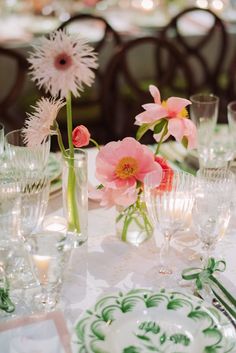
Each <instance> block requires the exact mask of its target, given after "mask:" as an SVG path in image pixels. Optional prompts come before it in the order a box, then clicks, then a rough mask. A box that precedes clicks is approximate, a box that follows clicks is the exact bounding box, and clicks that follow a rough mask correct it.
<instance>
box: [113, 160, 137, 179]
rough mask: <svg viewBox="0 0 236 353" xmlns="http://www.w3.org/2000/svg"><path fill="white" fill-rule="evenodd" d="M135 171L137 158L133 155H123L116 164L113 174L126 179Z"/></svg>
mask: <svg viewBox="0 0 236 353" xmlns="http://www.w3.org/2000/svg"><path fill="white" fill-rule="evenodd" d="M137 171H138V163H137V160H136V159H135V158H133V157H124V158H122V159H121V160H120V161H119V163H118V164H117V166H116V169H115V174H116V176H118V177H119V178H121V179H127V178H130V177H132V176H134V175H135V174H136V173H137Z"/></svg>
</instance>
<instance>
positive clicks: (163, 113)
mask: <svg viewBox="0 0 236 353" xmlns="http://www.w3.org/2000/svg"><path fill="white" fill-rule="evenodd" d="M149 91H150V93H151V95H152V97H153V98H154V103H149V104H144V105H143V108H144V110H145V111H144V112H142V113H140V114H138V115H137V116H136V117H135V124H136V125H142V124H144V123H148V124H151V126H150V128H151V129H154V126H155V125H156V123H157V122H158V120H160V119H162V118H165V119H167V120H168V126H167V129H168V132H167V134H166V135H165V138H164V140H166V139H167V138H168V137H169V136H170V135H172V136H174V137H175V138H176V140H177V141H179V142H181V141H182V139H183V137H186V138H187V139H188V147H189V148H195V147H196V144H197V131H196V126H195V125H194V123H193V122H192V121H191V120H189V119H188V112H187V110H186V106H187V105H188V104H191V102H190V101H189V100H188V99H184V98H178V97H170V98H168V99H167V100H166V101H161V96H160V92H159V90H158V88H157V87H155V86H153V85H151V86H150V87H149ZM161 134H162V133H160V134H155V135H154V138H155V140H156V141H159V140H160V137H161Z"/></svg>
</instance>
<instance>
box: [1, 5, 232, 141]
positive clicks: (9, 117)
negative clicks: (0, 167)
mask: <svg viewBox="0 0 236 353" xmlns="http://www.w3.org/2000/svg"><path fill="white" fill-rule="evenodd" d="M58 28H66V30H67V31H69V32H71V33H79V34H80V35H81V36H83V37H85V38H86V39H87V40H88V42H89V43H90V44H91V45H92V46H93V47H94V48H95V50H96V51H97V52H98V58H99V69H98V70H97V72H96V80H95V83H94V85H93V87H92V88H86V89H85V91H84V93H83V94H82V96H81V98H79V99H77V100H76V102H74V104H73V109H74V110H73V119H74V125H75V126H76V125H78V124H81V123H82V124H84V125H86V126H87V127H88V128H89V129H90V131H91V133H92V136H93V138H95V139H96V140H97V141H98V142H99V143H101V144H102V143H106V142H108V141H110V140H114V139H121V138H123V137H125V136H130V135H131V136H134V135H135V132H136V127H135V126H134V125H133V124H134V118H135V115H136V114H138V113H140V112H141V111H142V107H141V105H142V104H144V103H145V102H151V101H152V97H151V96H150V94H149V91H148V87H149V85H150V84H154V85H156V86H157V87H159V88H160V90H161V93H162V96H163V99H164V98H168V97H169V96H171V95H178V96H182V97H185V98H189V97H190V95H192V94H194V93H199V92H208V93H213V94H215V95H217V96H219V97H220V109H219V117H218V122H219V123H226V122H227V113H226V106H227V104H228V102H229V101H232V100H235V99H236V0H192V1H185V0H169V1H165V0H58V1H52V0H0V85H1V86H0V87H1V89H0V121H1V122H2V123H3V124H4V125H5V129H6V131H9V130H13V129H16V128H20V127H22V125H23V123H24V119H25V116H26V112H30V110H31V106H32V105H34V104H35V102H36V100H37V99H38V98H39V97H41V96H42V94H44V92H39V90H38V89H37V88H36V87H35V84H34V83H33V82H31V81H30V77H29V74H28V62H27V57H28V56H29V52H30V51H32V45H34V43H36V42H37V38H38V37H39V36H41V35H48V34H49V33H50V32H52V31H54V30H56V29H58ZM59 122H60V125H61V128H62V129H63V125H65V117H64V113H63V112H62V114H61V117H60V121H59ZM65 132H66V129H65ZM64 139H66V134H65V136H64ZM143 142H144V143H149V142H151V138H149V136H148V135H147V136H146V137H145V140H144V141H143ZM53 146H54V145H53ZM55 146H56V145H55ZM55 148H56V147H55Z"/></svg>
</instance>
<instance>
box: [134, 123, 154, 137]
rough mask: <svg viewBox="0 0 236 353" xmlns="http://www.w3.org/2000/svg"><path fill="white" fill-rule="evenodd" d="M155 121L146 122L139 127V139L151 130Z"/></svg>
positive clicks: (137, 135)
mask: <svg viewBox="0 0 236 353" xmlns="http://www.w3.org/2000/svg"><path fill="white" fill-rule="evenodd" d="M152 125H153V123H151V124H150V123H145V124H142V125H141V126H140V127H139V128H138V131H137V132H136V139H137V140H138V141H139V140H140V139H141V138H142V137H143V135H144V134H145V133H146V132H147V131H148V130H149V129H151V127H152Z"/></svg>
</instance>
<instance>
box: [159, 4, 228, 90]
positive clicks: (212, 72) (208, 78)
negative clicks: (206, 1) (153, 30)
mask: <svg viewBox="0 0 236 353" xmlns="http://www.w3.org/2000/svg"><path fill="white" fill-rule="evenodd" d="M191 29H192V30H193V32H192V33H191ZM162 36H163V37H164V38H169V39H171V40H173V41H174V42H175V43H176V45H177V46H178V49H179V50H180V51H181V53H182V56H183V57H184V58H185V59H186V60H187V61H188V63H189V65H190V66H191V67H192V72H193V74H194V76H193V79H194V83H195V87H196V91H198V92H200V91H209V92H212V93H215V94H218V93H219V92H220V91H221V90H220V87H219V85H220V80H221V76H222V74H223V68H224V59H225V57H226V51H227V49H228V36H227V32H226V28H225V25H224V23H223V21H222V20H221V19H220V18H219V17H218V16H217V15H216V14H215V13H214V12H212V11H211V10H209V9H202V8H197V7H190V8H187V9H185V10H183V11H181V12H180V13H179V14H177V15H176V16H175V17H173V18H172V19H171V21H170V23H169V24H168V25H167V26H166V27H165V28H164V30H163V31H162Z"/></svg>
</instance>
